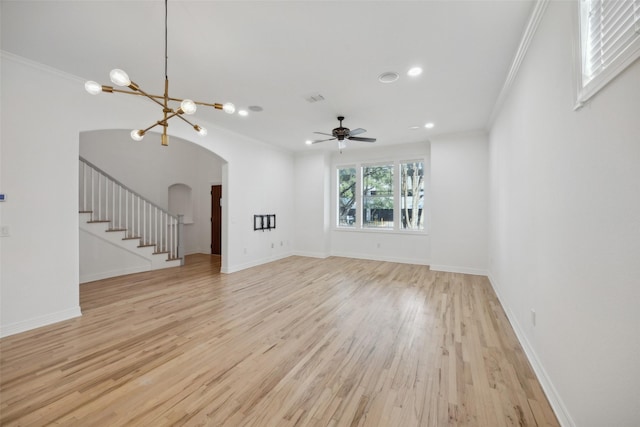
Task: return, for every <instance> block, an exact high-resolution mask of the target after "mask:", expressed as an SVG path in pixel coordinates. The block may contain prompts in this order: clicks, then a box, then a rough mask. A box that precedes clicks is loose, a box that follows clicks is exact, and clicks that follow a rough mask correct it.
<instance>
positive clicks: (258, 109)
mask: <svg viewBox="0 0 640 427" xmlns="http://www.w3.org/2000/svg"><path fill="white" fill-rule="evenodd" d="M262 110H264V108H262V107H261V106H259V105H252V106H250V107H249V111H253V112H254V113H259V112H260V111H262Z"/></svg>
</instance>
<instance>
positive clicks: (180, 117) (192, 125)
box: [178, 114, 195, 127]
mask: <svg viewBox="0 0 640 427" xmlns="http://www.w3.org/2000/svg"><path fill="white" fill-rule="evenodd" d="M178 118H179V119H182V120H183V121H185V122H187V123H189V124H190V125H191V127H194V126H195V124H194V123H191V122H190V121H189V120H187V119H185V118H184V117H182V115H180V114H178Z"/></svg>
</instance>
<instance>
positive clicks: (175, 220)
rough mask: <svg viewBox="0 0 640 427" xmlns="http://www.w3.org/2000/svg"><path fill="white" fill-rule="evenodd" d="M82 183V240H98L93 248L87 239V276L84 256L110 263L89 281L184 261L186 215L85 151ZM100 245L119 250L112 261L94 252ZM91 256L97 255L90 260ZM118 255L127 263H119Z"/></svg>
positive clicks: (81, 166) (82, 161) (82, 250)
mask: <svg viewBox="0 0 640 427" xmlns="http://www.w3.org/2000/svg"><path fill="white" fill-rule="evenodd" d="M79 184H80V185H79V193H80V194H79V206H80V209H79V215H80V217H79V224H80V230H81V232H84V233H85V234H82V235H81V242H83V241H84V242H94V243H92V249H93V250H87V252H88V253H87V254H85V253H83V252H84V249H83V248H82V245H81V254H80V255H81V282H83V277H82V276H83V275H82V267H83V256H84V258H85V262H84V264H85V265H86V264H88V263H89V264H92V265H97V264H100V263H102V264H105V265H103V266H102V267H94V269H97V270H105V271H104V272H99V273H95V272H94V273H91V274H89V279H88V280H84V281H89V280H97V279H99V278H105V277H112V276H115V275H121V274H128V273H131V272H138V271H148V270H156V269H160V268H167V267H175V266H180V265H182V264H183V260H184V258H183V251H182V238H181V236H182V216H181V215H180V216H174V215H171V214H170V213H169V212H167V211H166V210H164V209H162V208H161V207H159V206H157V205H155V204H154V203H152V202H150V201H148V200H147V199H145V198H144V197H142V196H141V195H139V194H137V193H136V192H134V191H133V190H131V189H130V188H128V187H127V186H125V185H124V184H122V183H120V182H119V181H118V180H116V179H115V178H113V177H111V176H110V175H109V174H107V173H106V172H104V171H102V170H101V169H100V168H98V167H97V166H95V165H94V164H92V163H91V162H89V161H87V160H86V159H84V158H82V157H80V159H79ZM88 236H92V237H88ZM82 239H84V240H82ZM87 239H93V240H87ZM95 239H99V240H100V241H99V242H98V241H97V240H95ZM95 247H102V248H103V249H106V251H107V252H109V253H111V254H115V255H112V256H111V258H112V259H111V261H96V259H99V258H101V256H100V255H95V254H93V252H97V251H98V250H97V249H95ZM88 257H93V259H92V260H89V261H86V259H88ZM107 257H108V256H107ZM116 259H121V260H126V261H123V264H126V265H122V266H121V267H117V266H114V264H116V263H117V261H115V260H116ZM106 264H110V265H109V266H108V267H107V265H106Z"/></svg>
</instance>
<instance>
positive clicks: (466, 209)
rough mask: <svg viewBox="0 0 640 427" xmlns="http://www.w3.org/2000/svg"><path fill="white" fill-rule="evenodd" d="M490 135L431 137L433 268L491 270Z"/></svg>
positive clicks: (456, 270)
mask: <svg viewBox="0 0 640 427" xmlns="http://www.w3.org/2000/svg"><path fill="white" fill-rule="evenodd" d="M488 156H489V152H488V138H487V135H486V134H485V133H468V134H463V135H454V136H449V137H436V138H433V139H432V140H431V206H432V208H431V269H433V270H439V271H455V272H462V273H469V274H482V275H486V274H487V228H488V225H489V217H488V215H489V206H488V182H489V171H488V170H489V164H488Z"/></svg>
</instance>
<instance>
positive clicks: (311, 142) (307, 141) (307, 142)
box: [304, 139, 313, 145]
mask: <svg viewBox="0 0 640 427" xmlns="http://www.w3.org/2000/svg"><path fill="white" fill-rule="evenodd" d="M304 143H305V144H307V145H311V144H313V141H311V140H310V139H307V140H306V141H305V142H304Z"/></svg>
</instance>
